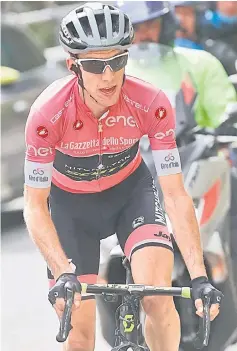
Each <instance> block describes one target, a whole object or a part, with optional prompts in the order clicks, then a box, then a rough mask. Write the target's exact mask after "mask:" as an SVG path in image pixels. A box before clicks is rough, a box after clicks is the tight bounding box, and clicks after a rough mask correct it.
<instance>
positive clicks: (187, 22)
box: [173, 1, 204, 50]
mask: <svg viewBox="0 0 237 351" xmlns="http://www.w3.org/2000/svg"><path fill="white" fill-rule="evenodd" d="M173 4H174V6H175V14H176V16H177V18H178V19H179V23H180V29H178V30H177V31H176V39H175V46H181V47H184V48H189V49H197V50H203V49H204V48H203V46H202V45H201V44H200V43H199V38H198V29H199V25H198V21H199V18H200V17H201V16H202V15H203V12H202V10H200V9H199V5H200V2H199V1H175V2H174V3H173Z"/></svg>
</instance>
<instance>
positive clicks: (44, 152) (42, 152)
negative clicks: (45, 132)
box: [26, 145, 53, 157]
mask: <svg viewBox="0 0 237 351" xmlns="http://www.w3.org/2000/svg"><path fill="white" fill-rule="evenodd" d="M26 152H27V154H31V153H32V152H33V155H34V156H42V157H45V156H48V155H53V149H52V148H51V147H39V148H36V147H35V146H33V145H27V151H26Z"/></svg>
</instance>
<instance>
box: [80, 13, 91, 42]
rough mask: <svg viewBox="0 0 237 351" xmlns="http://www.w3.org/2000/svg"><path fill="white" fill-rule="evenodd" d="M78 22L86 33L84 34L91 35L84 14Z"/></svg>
mask: <svg viewBox="0 0 237 351" xmlns="http://www.w3.org/2000/svg"><path fill="white" fill-rule="evenodd" d="M80 23H81V26H82V28H83V30H84V32H85V33H86V35H87V36H88V37H89V36H93V34H92V30H91V26H90V23H89V20H88V17H87V16H85V17H82V18H80Z"/></svg>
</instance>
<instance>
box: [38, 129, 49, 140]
mask: <svg viewBox="0 0 237 351" xmlns="http://www.w3.org/2000/svg"><path fill="white" fill-rule="evenodd" d="M36 133H37V134H38V136H40V137H41V138H46V137H47V136H48V135H49V131H48V129H47V128H46V127H44V126H39V127H38V128H37V129H36Z"/></svg>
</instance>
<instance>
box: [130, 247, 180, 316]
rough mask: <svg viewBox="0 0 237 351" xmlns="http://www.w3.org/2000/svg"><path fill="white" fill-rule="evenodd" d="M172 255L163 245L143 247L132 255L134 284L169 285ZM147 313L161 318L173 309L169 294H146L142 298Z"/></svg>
mask: <svg viewBox="0 0 237 351" xmlns="http://www.w3.org/2000/svg"><path fill="white" fill-rule="evenodd" d="M173 265H174V255H173V253H172V252H171V251H170V250H167V249H165V248H163V247H151V246H150V247H144V248H141V249H139V250H137V251H136V252H134V254H133V255H132V258H131V268H132V275H133V279H134V282H135V283H136V284H145V285H155V286H159V287H170V286H171V285H172V270H173ZM142 305H143V308H144V309H145V312H146V314H147V315H150V316H153V317H154V318H163V317H164V315H165V316H168V315H169V313H172V312H173V311H174V310H175V306H174V301H173V298H172V297H169V296H150V297H149V296H148V297H145V298H143V299H142Z"/></svg>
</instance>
